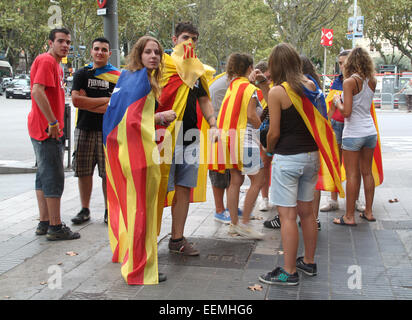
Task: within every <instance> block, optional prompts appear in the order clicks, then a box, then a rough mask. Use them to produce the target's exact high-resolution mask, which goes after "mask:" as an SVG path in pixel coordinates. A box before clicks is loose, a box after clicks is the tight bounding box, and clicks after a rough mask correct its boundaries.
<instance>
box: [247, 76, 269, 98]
mask: <svg viewBox="0 0 412 320" xmlns="http://www.w3.org/2000/svg"><path fill="white" fill-rule="evenodd" d="M249 81H250V82H251V83H253V84H254V85H255V86H256V87H258V88H259V89H260V90H262V93H263V98H264V99H265V101H268V95H269V90H270V87H269V84H270V83H269V81H267V79H266V77H265V75H264V74H263V73H262V71H260V70H259V69H255V70H253V71H252V72H251V73H250V75H249Z"/></svg>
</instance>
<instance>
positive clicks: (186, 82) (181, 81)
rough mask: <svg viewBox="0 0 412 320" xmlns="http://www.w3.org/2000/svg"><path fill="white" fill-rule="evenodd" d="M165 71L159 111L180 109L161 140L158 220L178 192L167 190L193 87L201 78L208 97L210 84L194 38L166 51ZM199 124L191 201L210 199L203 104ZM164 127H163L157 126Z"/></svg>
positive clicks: (165, 129)
mask: <svg viewBox="0 0 412 320" xmlns="http://www.w3.org/2000/svg"><path fill="white" fill-rule="evenodd" d="M163 63H164V68H163V74H162V80H161V87H162V93H161V95H160V97H159V108H158V110H157V111H158V112H162V111H165V110H174V111H175V112H176V116H177V118H176V120H175V121H174V122H172V123H171V124H170V125H169V126H168V127H167V128H163V130H164V132H163V133H164V134H163V136H162V137H157V139H159V138H160V139H159V151H160V159H161V161H160V163H161V165H160V169H161V183H160V188H159V197H158V206H157V210H158V221H161V219H162V214H163V208H164V207H165V206H170V205H171V204H172V201H173V197H174V191H171V192H167V185H168V180H169V172H170V165H171V163H172V159H173V153H174V148H175V143H176V141H177V135H178V133H179V130H180V129H181V128H180V127H181V124H182V120H183V115H184V112H185V109H186V104H187V98H188V95H189V90H190V89H191V88H193V86H194V84H195V83H196V81H197V80H199V79H200V81H201V84H202V86H203V88H204V89H205V90H206V92H207V94H208V96H209V97H210V94H209V86H208V81H207V79H206V70H205V68H204V65H203V64H202V63H201V62H200V60H199V59H198V58H197V56H196V53H195V51H194V45H193V42H192V40H188V41H185V42H183V43H181V44H178V45H177V46H176V47H175V48H174V49H173V53H172V55H171V56H169V55H167V54H165V55H164V56H163ZM196 112H197V117H198V121H197V123H198V127H199V130H200V131H201V134H200V161H199V170H198V178H197V187H196V188H193V189H192V190H191V194H190V202H204V201H206V182H207V164H206V155H207V145H208V141H207V139H206V138H207V130H208V129H209V128H210V127H209V124H208V123H207V121H206V120H205V119H204V117H203V115H202V112H201V110H200V107H199V105H197V110H196ZM157 128H158V129H161V127H160V126H157ZM158 233H160V223H159V225H158Z"/></svg>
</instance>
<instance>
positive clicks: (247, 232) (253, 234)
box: [233, 222, 265, 240]
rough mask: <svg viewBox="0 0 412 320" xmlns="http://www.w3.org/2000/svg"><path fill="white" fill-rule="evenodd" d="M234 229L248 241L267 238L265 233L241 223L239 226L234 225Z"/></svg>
mask: <svg viewBox="0 0 412 320" xmlns="http://www.w3.org/2000/svg"><path fill="white" fill-rule="evenodd" d="M233 229H234V231H236V233H237V234H239V235H241V236H242V237H245V238H248V239H256V240H261V239H263V237H264V236H265V235H264V234H263V233H261V232H259V231H256V230H254V229H253V228H252V227H251V226H249V225H247V224H243V223H241V222H238V224H236V225H234V226H233Z"/></svg>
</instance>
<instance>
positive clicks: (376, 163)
mask: <svg viewBox="0 0 412 320" xmlns="http://www.w3.org/2000/svg"><path fill="white" fill-rule="evenodd" d="M342 86H343V83H342V81H341V79H340V78H336V79H335V80H334V81H333V83H332V86H331V90H330V91H329V94H328V96H327V97H326V99H325V101H326V107H327V109H328V110H329V108H330V106H331V104H332V103H333V97H334V96H335V95H341V94H342V92H343V88H342ZM371 115H372V118H373V122H374V124H375V127H376V132H377V134H378V142H377V143H376V147H375V150H374V153H373V161H372V175H373V179H374V181H375V186H376V187H377V186H379V185H381V184H382V183H383V165H382V150H381V140H380V134H379V128H378V121H377V118H376V112H375V104H374V103H373V102H372V105H371ZM321 160H322V161H321V165H320V170H319V179H318V183H317V185H316V189H318V190H325V191H334V192H336V191H337V190H336V188H335V187H334V185H333V182H332V177H331V176H330V174H329V172H328V170H327V168H326V164H325V162H324V161H323V159H321ZM344 161H345V159H343V162H344ZM341 177H342V181H344V180H346V172H345V167H344V165H343V163H342V165H341Z"/></svg>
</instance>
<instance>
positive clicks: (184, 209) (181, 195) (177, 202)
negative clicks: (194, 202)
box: [172, 186, 190, 239]
mask: <svg viewBox="0 0 412 320" xmlns="http://www.w3.org/2000/svg"><path fill="white" fill-rule="evenodd" d="M189 203H190V188H187V187H182V186H175V197H174V199H173V204H172V239H180V238H183V233H184V229H185V224H186V219H187V214H188V212H189Z"/></svg>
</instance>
